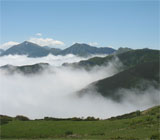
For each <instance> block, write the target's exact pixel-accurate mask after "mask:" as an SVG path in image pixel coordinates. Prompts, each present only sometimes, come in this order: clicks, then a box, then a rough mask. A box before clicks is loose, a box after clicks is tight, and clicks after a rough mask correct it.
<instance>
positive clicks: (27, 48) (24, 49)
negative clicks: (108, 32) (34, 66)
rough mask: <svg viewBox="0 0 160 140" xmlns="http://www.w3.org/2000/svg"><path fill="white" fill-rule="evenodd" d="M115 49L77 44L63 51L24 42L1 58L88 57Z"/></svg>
mask: <svg viewBox="0 0 160 140" xmlns="http://www.w3.org/2000/svg"><path fill="white" fill-rule="evenodd" d="M113 52H115V49H112V48H109V47H103V48H98V47H94V46H90V45H88V44H79V43H75V44H73V45H72V46H70V47H68V48H66V49H64V50H61V49H58V48H50V47H48V46H44V47H42V46H39V45H37V44H34V43H31V42H28V41H24V42H23V43H21V44H18V45H14V46H12V47H10V48H9V49H7V50H6V51H4V50H0V56H4V55H16V54H17V55H27V56H28V57H43V56H47V55H48V54H53V55H67V54H74V55H79V56H88V55H93V54H111V53H113Z"/></svg>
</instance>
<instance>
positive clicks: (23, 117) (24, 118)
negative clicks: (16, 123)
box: [15, 115, 29, 121]
mask: <svg viewBox="0 0 160 140" xmlns="http://www.w3.org/2000/svg"><path fill="white" fill-rule="evenodd" d="M15 119H16V120H20V121H29V118H28V117H26V116H22V115H17V116H16V117H15Z"/></svg>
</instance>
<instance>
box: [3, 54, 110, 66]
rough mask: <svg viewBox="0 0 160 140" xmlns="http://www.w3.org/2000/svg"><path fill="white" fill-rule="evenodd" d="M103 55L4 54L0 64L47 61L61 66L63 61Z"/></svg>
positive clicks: (25, 63) (68, 61) (19, 64)
mask: <svg viewBox="0 0 160 140" xmlns="http://www.w3.org/2000/svg"><path fill="white" fill-rule="evenodd" d="M95 56H98V57H104V56H107V55H91V56H88V57H80V56H75V55H73V54H68V55H65V56H62V55H58V56H54V55H52V54H49V55H48V56H45V57H36V58H32V57H27V56H26V55H6V56H1V57H0V66H3V65H7V64H11V65H15V66H22V65H31V64H35V63H49V64H51V65H53V66H61V65H62V64H63V63H73V62H79V61H81V60H87V59H89V58H92V57H95Z"/></svg>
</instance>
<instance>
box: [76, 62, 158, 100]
mask: <svg viewBox="0 0 160 140" xmlns="http://www.w3.org/2000/svg"><path fill="white" fill-rule="evenodd" d="M159 79H160V75H159V61H158V60H157V61H154V62H146V63H142V64H138V65H136V66H133V67H131V68H129V69H126V70H124V71H122V72H119V73H118V74H115V75H113V76H111V77H108V78H104V79H102V80H99V81H96V82H94V83H91V84H90V85H89V86H87V88H85V89H83V90H81V91H80V92H79V95H81V96H82V95H84V94H86V93H88V92H89V91H90V87H92V86H94V87H95V89H96V91H98V92H99V93H100V94H101V95H103V96H105V97H108V98H111V99H113V100H115V101H120V100H121V98H122V97H123V96H122V95H121V94H118V93H117V91H118V90H119V89H133V88H137V89H139V90H141V91H144V90H146V89H147V87H149V86H151V85H152V86H154V87H155V88H157V89H158V88H160V85H159V84H160V80H159ZM140 93H141V92H139V94H140ZM151 94H152V93H151Z"/></svg>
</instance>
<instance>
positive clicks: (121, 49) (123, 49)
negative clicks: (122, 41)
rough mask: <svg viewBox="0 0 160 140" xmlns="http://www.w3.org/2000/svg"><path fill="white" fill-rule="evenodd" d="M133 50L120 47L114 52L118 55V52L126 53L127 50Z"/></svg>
mask: <svg viewBox="0 0 160 140" xmlns="http://www.w3.org/2000/svg"><path fill="white" fill-rule="evenodd" d="M131 50H133V49H131V48H122V47H120V48H119V49H118V50H116V51H115V52H114V54H116V55H117V54H121V53H125V52H128V51H131Z"/></svg>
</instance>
